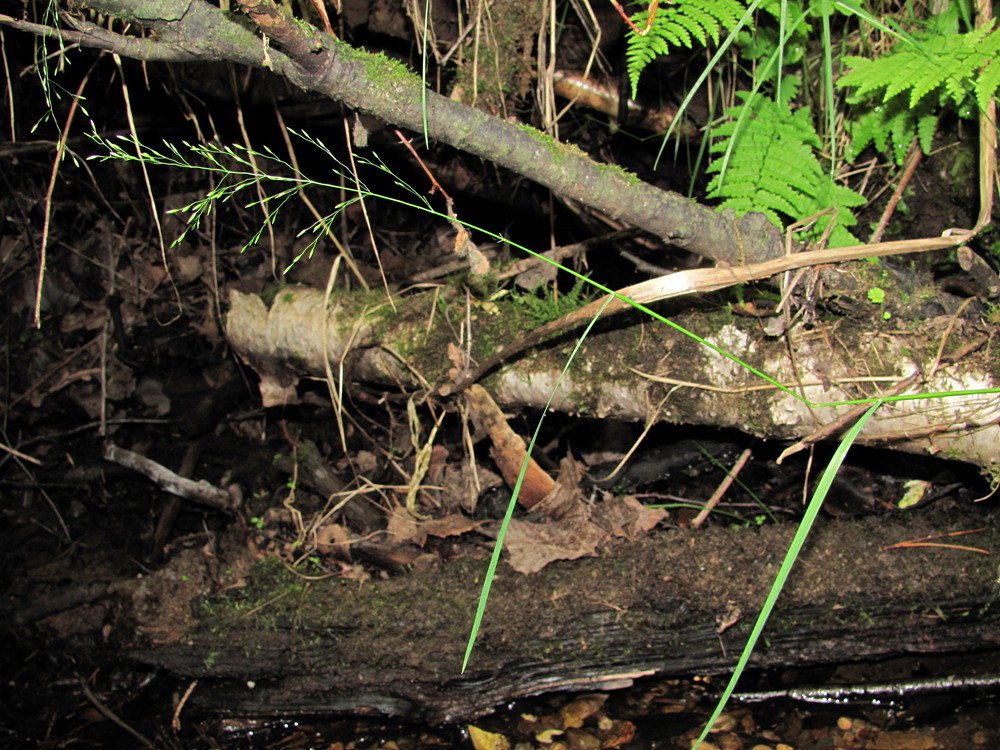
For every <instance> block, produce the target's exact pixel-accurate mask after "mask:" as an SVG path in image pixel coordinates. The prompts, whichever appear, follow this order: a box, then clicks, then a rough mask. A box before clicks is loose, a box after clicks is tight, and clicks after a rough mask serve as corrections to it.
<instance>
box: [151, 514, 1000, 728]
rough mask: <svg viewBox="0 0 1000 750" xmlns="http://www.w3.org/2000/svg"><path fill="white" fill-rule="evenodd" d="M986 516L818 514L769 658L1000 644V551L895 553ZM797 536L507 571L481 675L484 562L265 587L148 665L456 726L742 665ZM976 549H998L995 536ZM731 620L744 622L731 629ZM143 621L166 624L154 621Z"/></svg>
mask: <svg viewBox="0 0 1000 750" xmlns="http://www.w3.org/2000/svg"><path fill="white" fill-rule="evenodd" d="M982 521H983V515H982V514H981V513H976V512H974V511H973V510H971V509H964V510H963V509H958V508H955V507H951V508H947V509H941V510H940V511H935V510H933V509H932V510H930V511H920V512H915V513H907V514H896V515H894V516H891V517H877V518H876V517H870V518H867V519H865V520H861V521H826V522H821V523H820V524H819V525H818V527H817V528H816V529H815V530H814V534H813V536H812V538H811V539H810V542H809V544H808V545H807V546H806V548H805V551H804V552H803V554H802V556H801V557H800V559H799V562H798V563H797V564H796V567H795V570H794V572H793V575H792V577H791V579H790V582H789V586H788V589H787V590H786V592H785V593H784V594H783V596H782V599H781V600H779V605H778V608H777V610H776V612H775V614H774V615H773V616H772V618H771V620H770V622H769V624H768V627H767V630H766V631H765V635H766V638H765V641H764V642H762V644H761V645H760V646H758V649H757V651H756V652H755V654H754V657H753V660H752V665H753V666H756V667H763V668H767V667H787V666H795V665H805V664H817V663H828V662H833V661H843V660H863V659H873V658H878V657H884V656H890V655H894V654H898V653H903V652H908V653H948V652H955V653H968V652H969V651H973V650H977V649H989V650H996V649H997V647H998V644H1000V603H998V602H997V601H996V597H995V582H994V576H995V569H996V563H995V558H994V557H992V556H987V555H981V554H972V553H970V552H967V551H962V550H957V549H939V548H937V549H936V548H910V549H892V548H891V546H892V545H893V544H895V543H896V542H898V541H900V540H905V539H911V538H914V537H917V536H920V535H922V534H926V533H939V532H941V531H942V530H944V529H958V528H963V529H967V528H973V527H975V526H977V525H982ZM791 533H792V529H791V528H789V527H787V526H783V527H765V528H761V529H742V530H741V529H718V528H713V529H709V530H707V531H699V532H689V531H672V532H668V533H666V534H662V535H659V536H657V537H656V538H646V539H642V540H640V541H637V542H634V543H630V544H621V545H618V546H615V547H613V548H612V549H610V550H608V551H605V552H604V553H603V554H602V555H601V556H600V557H597V558H590V559H583V560H577V561H574V562H573V563H571V564H556V565H552V566H549V567H548V568H546V569H545V570H544V571H542V572H541V573H538V574H535V575H532V576H528V577H523V576H514V575H511V574H510V573H509V572H506V571H507V569H506V567H505V566H504V567H501V569H500V571H499V575H498V577H497V579H496V581H495V582H494V586H493V593H492V598H491V600H490V605H489V608H488V609H487V613H486V618H485V621H484V625H483V630H482V632H481V634H480V638H479V642H478V645H477V650H476V652H475V653H474V656H473V662H472V671H470V672H469V673H467V674H465V675H462V674H460V673H459V665H460V664H461V654H462V651H463V649H464V643H465V635H466V633H467V630H468V626H469V622H470V620H471V616H472V612H473V610H474V608H475V600H476V596H477V593H478V581H477V576H478V575H480V574H481V573H482V569H483V567H484V564H485V560H484V558H483V557H482V556H479V557H477V558H476V559H472V558H470V557H469V556H466V557H465V558H463V559H459V560H456V561H453V562H451V563H448V564H443V565H441V566H439V567H438V568H436V569H432V570H423V571H420V572H418V573H415V574H413V575H411V576H404V577H397V578H393V579H390V580H388V581H377V582H370V583H358V582H346V581H339V582H327V583H325V584H322V585H320V584H312V585H309V586H305V585H300V586H298V587H297V588H295V589H294V590H291V589H289V588H288V587H289V585H290V583H289V579H282V580H274V579H271V585H272V586H273V587H276V588H269V587H268V586H259V585H258V584H256V583H255V582H253V581H251V583H250V586H249V589H248V590H250V591H251V592H252V593H251V594H247V595H243V594H241V593H240V592H239V591H234V592H229V593H228V594H226V595H224V596H223V597H221V598H220V599H218V600H215V601H214V602H212V603H211V604H209V605H206V606H203V607H202V610H201V612H202V614H201V624H200V625H199V626H198V627H196V628H195V629H194V630H192V631H189V632H188V633H187V634H186V635H184V636H183V637H182V638H180V640H177V641H176V642H174V643H171V644H162V645H158V646H155V647H152V648H146V649H140V650H137V651H136V652H135V653H134V656H135V658H137V659H138V660H139V661H140V662H143V663H146V664H151V665H155V666H157V667H161V668H164V669H167V670H169V671H170V672H172V673H174V674H177V675H180V676H183V677H186V678H195V679H199V680H204V682H202V683H201V687H200V688H199V690H198V691H197V693H196V694H195V695H194V696H193V697H192V703H191V704H190V707H189V710H194V711H196V712H202V713H204V712H209V713H214V714H221V715H226V716H251V717H256V718H265V717H286V718H287V717H289V716H294V715H301V714H310V715H338V714H354V715H380V716H391V717H399V718H405V719H411V720H417V721H432V722H439V721H459V720H465V719H470V718H473V717H475V716H478V715H481V714H483V713H486V712H489V711H490V710H491V709H492V708H493V707H495V706H496V705H499V704H501V703H505V702H508V701H510V700H513V699H516V698H519V697H523V696H528V695H534V694H540V693H545V692H551V691H558V690H581V689H585V690H597V689H601V690H603V689H612V688H616V687H624V686H626V685H628V684H629V683H630V682H631V681H632V680H634V679H637V678H640V677H644V676H649V675H654V674H656V675H672V674H682V673H684V674H690V673H692V672H694V673H699V672H700V673H706V672H708V673H718V672H725V671H727V670H728V669H730V668H731V667H732V665H733V664H734V662H735V660H736V658H737V656H738V653H739V650H740V648H741V646H742V644H743V642H744V640H745V638H746V635H747V633H748V631H749V628H750V626H751V625H752V619H753V616H754V613H755V612H756V611H757V609H758V608H759V606H760V603H761V602H762V601H763V599H764V596H765V594H766V591H767V588H768V586H769V584H770V582H771V580H772V578H773V576H774V573H775V571H776V570H777V564H778V560H779V559H780V557H781V556H782V554H783V551H784V549H785V547H786V546H787V544H788V542H789V540H790V538H791ZM974 543H975V545H976V546H978V547H982V548H985V549H987V550H992V551H994V552H995V551H996V550H997V549H998V543H1000V542H998V531H997V529H996V526H995V524H990V525H989V526H988V527H987V528H986V529H983V530H981V531H980V532H979V533H977V534H976V535H975V542H974ZM267 577H268V576H267V575H265V578H267ZM291 581H292V583H291V585H294V579H291ZM275 591H278V592H284V593H283V594H281V595H280V596H277V597H276V595H275ZM241 597H244V598H241ZM255 602H260V604H255ZM733 612H740V613H741V615H740V616H738V618H737V619H736V622H735V624H733V625H732V626H731V627H724V626H725V625H726V623H728V622H730V621H731V620H732V617H731V614H732V613H733ZM143 626H145V627H150V628H152V629H154V630H155V629H156V622H155V618H153V619H151V620H149V621H147V622H145V623H143V624H141V625H140V627H143Z"/></svg>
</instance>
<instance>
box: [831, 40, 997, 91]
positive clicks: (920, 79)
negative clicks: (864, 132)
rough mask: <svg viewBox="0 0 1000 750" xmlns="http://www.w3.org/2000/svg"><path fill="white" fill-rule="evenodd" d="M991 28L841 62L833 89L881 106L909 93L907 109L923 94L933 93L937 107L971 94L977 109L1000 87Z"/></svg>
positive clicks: (897, 46)
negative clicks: (878, 99)
mask: <svg viewBox="0 0 1000 750" xmlns="http://www.w3.org/2000/svg"><path fill="white" fill-rule="evenodd" d="M994 25H995V22H991V23H989V24H986V25H984V26H982V27H981V28H978V29H976V30H974V31H970V32H968V33H965V34H936V35H934V36H931V37H929V38H927V39H925V40H923V41H922V42H920V43H919V46H913V45H905V44H898V43H897V44H896V45H895V46H894V47H893V48H892V50H891V51H890V52H889V53H888V54H886V55H883V56H882V57H879V58H877V59H875V60H869V59H867V58H864V57H846V58H845V59H844V62H845V63H846V64H847V65H848V66H849V67H850V68H851V70H850V71H848V72H847V73H845V74H844V75H842V76H841V77H840V80H839V81H838V82H837V85H838V86H841V87H844V86H853V87H855V92H854V95H853V98H854V99H855V100H860V99H862V98H864V97H866V96H868V97H869V98H874V96H875V95H876V94H877V92H879V91H880V90H881V91H882V102H883V103H888V102H889V101H890V100H891V99H893V97H895V96H897V95H898V94H901V93H903V92H904V91H907V90H909V92H910V95H909V102H908V105H909V106H910V107H911V108H912V107H915V106H916V105H917V103H918V102H920V101H921V100H922V99H923V98H924V97H925V96H926V95H927V94H929V93H931V92H932V91H937V92H938V97H937V100H938V101H937V103H938V104H944V103H946V102H947V101H948V100H951V102H953V103H954V105H955V106H956V107H959V106H961V105H962V102H963V100H964V99H965V98H966V96H967V95H968V94H969V93H973V94H974V95H975V98H976V102H977V103H978V104H979V107H980V109H982V108H985V106H986V103H987V102H988V101H989V99H990V97H991V96H993V95H994V94H995V93H996V90H997V86H998V85H1000V29H994V28H993V27H994Z"/></svg>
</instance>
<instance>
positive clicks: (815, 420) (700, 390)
mask: <svg viewBox="0 0 1000 750" xmlns="http://www.w3.org/2000/svg"><path fill="white" fill-rule="evenodd" d="M832 273H837V272H832ZM861 294H862V295H863V291H862V292H861ZM432 296H433V295H432V294H429V293H428V294H415V295H411V296H407V297H403V298H402V299H401V300H398V301H397V302H396V306H397V308H398V312H397V313H393V312H392V311H391V310H390V308H389V306H388V304H386V305H383V306H382V308H381V310H379V311H378V314H379V316H380V317H379V318H374V317H373V314H372V312H371V311H369V312H367V313H366V312H364V311H361V312H359V308H358V306H357V304H354V305H352V304H351V303H350V299H351V295H350V294H341V295H339V296H338V297H337V298H336V299H335V300H334V301H333V302H332V303H331V306H330V307H329V312H327V309H328V308H327V307H325V306H324V296H323V293H322V292H320V291H317V290H313V289H306V288H303V287H288V288H286V289H285V290H283V291H282V292H281V293H280V294H279V295H278V296H277V298H276V299H275V301H274V303H273V304H272V305H271V307H270V309H268V308H267V307H265V305H264V303H263V302H262V301H261V300H260V298H258V297H255V296H252V295H246V294H241V293H239V292H235V291H234V292H233V293H232V295H231V297H230V310H229V313H228V314H227V316H226V329H227V331H228V335H229V341H230V344H231V345H232V346H233V348H234V350H235V351H236V352H237V353H238V354H239V355H240V356H241V357H242V358H243V360H244V361H245V362H247V363H248V364H249V365H250V366H252V367H253V368H254V369H255V370H256V371H257V372H258V373H259V374H260V376H261V392H262V394H263V396H264V400H265V403H266V404H275V403H281V402H282V401H283V400H284V399H294V395H295V384H296V383H297V382H298V380H299V378H301V377H303V376H307V375H308V376H311V377H324V373H325V372H326V367H325V364H326V359H328V361H329V362H330V364H331V365H332V369H333V371H334V372H336V371H337V370H338V365H339V363H341V362H344V363H345V365H346V372H347V377H348V378H354V379H358V380H364V381H367V382H370V383H381V384H384V385H385V386H387V387H390V388H398V387H403V388H413V389H416V388H419V387H421V383H419V382H418V380H417V378H416V377H415V376H414V374H413V371H411V368H413V369H414V370H417V371H419V373H420V375H421V377H422V378H423V379H424V381H426V382H428V383H431V384H440V383H444V382H446V381H447V371H448V368H449V367H450V366H451V363H450V362H449V361H448V358H447V356H446V354H445V351H446V347H447V342H448V341H451V336H452V334H451V332H450V330H448V326H447V325H446V323H445V322H444V321H443V320H442V316H440V315H438V316H430V315H428V314H427V310H428V309H429V308H430V299H431V298H432ZM915 304H919V303H915ZM509 312H510V311H508V313H509ZM508 313H505V312H504V309H503V308H501V310H500V313H499V314H498V315H495V316H480V319H479V320H477V321H476V322H475V325H474V328H473V340H474V341H476V342H483V341H491V342H494V344H493V346H501V345H504V344H509V343H512V342H513V341H516V340H517V339H518V338H521V337H523V334H522V333H521V332H519V331H511V330H509V328H508V329H506V330H505V329H504V328H503V321H504V319H505V318H507V316H508ZM904 313H905V311H900V314H899V315H896V316H894V319H893V327H892V329H889V328H887V327H886V326H885V325H884V321H882V320H874V321H872V320H850V319H846V318H845V319H841V320H837V321H834V322H832V323H829V322H822V321H818V322H816V323H815V324H814V326H813V327H812V329H810V330H802V329H800V328H792V329H790V330H789V331H786V332H785V333H783V334H782V335H777V336H768V335H766V334H764V333H763V332H762V331H761V330H760V324H759V321H757V320H756V319H747V318H739V317H732V318H727V319H726V320H724V321H721V322H720V320H719V319H718V316H716V319H715V320H712V319H711V318H709V317H708V316H704V315H701V316H699V315H697V314H685V315H681V316H675V317H674V318H673V320H674V321H675V322H676V323H677V324H679V325H681V326H683V327H684V328H687V329H688V330H690V331H692V332H694V333H696V334H698V335H699V336H701V337H702V338H704V339H705V340H707V341H709V342H710V343H712V344H714V345H715V346H717V347H719V348H721V349H724V350H725V351H727V352H729V353H731V354H733V355H735V356H737V357H739V358H740V359H741V360H743V361H744V362H746V363H747V364H749V365H751V366H753V367H755V368H757V369H758V370H760V371H761V372H764V373H767V375H769V376H770V377H771V378H773V379H774V380H776V381H777V382H779V383H781V384H782V385H784V386H785V387H787V388H789V389H793V390H794V391H795V392H797V393H801V394H804V395H805V396H806V397H807V398H809V399H810V400H811V401H813V402H815V403H825V402H832V401H845V400H850V399H862V398H875V397H878V396H880V395H884V394H885V393H886V392H887V391H889V389H891V388H892V387H893V386H894V385H896V384H897V383H899V382H900V381H902V380H904V379H906V378H907V377H910V376H912V375H913V373H922V374H923V377H922V378H919V379H918V380H917V382H916V383H915V384H914V385H913V386H911V387H909V388H907V389H905V390H904V392H903V393H904V394H920V393H936V392H940V393H949V392H954V391H963V390H973V389H982V388H996V387H997V386H998V385H1000V373H998V372H997V367H998V365H997V360H996V357H995V356H993V355H992V354H991V352H990V350H989V349H988V347H982V346H981V347H979V348H972V349H971V350H969V351H962V352H961V353H960V354H959V355H958V356H957V361H951V360H950V359H949V358H948V357H947V356H945V357H942V358H941V359H940V361H939V363H938V366H935V360H936V357H937V353H938V351H939V347H940V344H941V342H942V341H944V342H945V344H946V345H947V346H946V351H949V352H951V351H956V346H957V345H956V344H955V343H954V342H956V341H975V340H977V339H978V340H980V341H985V340H986V335H987V334H988V330H987V328H988V326H987V327H986V328H982V327H981V325H980V324H977V323H975V322H969V321H964V320H961V319H959V320H957V321H956V319H955V318H954V317H953V316H950V315H941V316H937V317H932V318H929V319H916V320H914V321H912V322H908V321H907V319H906V316H905V314H904ZM324 316H325V317H326V321H325V323H324ZM428 320H430V324H428ZM507 325H508V326H509V323H508V324H507ZM612 325H614V326H616V327H615V328H611V327H610V326H612ZM324 328H325V329H326V331H327V339H326V341H325V342H324V341H323V339H322V335H321V332H322V331H323V330H324ZM949 336H950V337H951V338H949ZM786 337H787V340H786ZM479 346H483V344H481V343H480V344H479ZM491 351H492V350H479V351H475V350H474V351H473V355H474V357H475V358H477V359H485V358H486V357H487V356H489V354H490V353H491ZM789 351H794V356H795V361H794V362H793V361H792V360H791V359H790V358H789ZM404 352H405V354H404ZM565 356H566V355H565V352H564V351H563V349H562V348H560V347H554V348H551V349H549V350H540V351H537V350H536V351H535V352H533V353H531V354H529V355H528V356H523V357H521V358H520V359H518V360H516V361H514V362H511V363H508V364H506V365H505V366H503V367H502V368H501V369H499V370H498V371H497V372H496V374H495V375H493V376H490V377H488V378H486V379H485V380H484V381H483V385H484V386H485V387H486V388H487V389H488V390H489V391H490V394H491V395H492V396H493V398H494V399H495V400H496V402H497V403H498V404H500V405H501V406H503V407H515V408H516V407H533V408H541V407H543V406H544V405H545V403H546V401H547V400H548V398H549V394H550V393H551V392H552V390H553V388H554V387H555V384H556V381H557V379H558V377H559V373H560V371H561V370H562V368H563V365H564V364H565ZM325 358H326V359H325ZM661 402H662V403H661ZM657 404H660V406H659V410H658V412H657ZM551 408H553V409H557V410H560V411H564V412H569V413H576V414H579V413H586V414H588V415H590V416H597V417H616V418H619V419H631V420H643V421H644V420H648V419H654V420H655V421H662V422H669V423H674V424H692V425H695V424H701V425H711V426H716V427H734V428H737V429H739V430H742V431H744V432H746V433H748V434H751V435H756V436H758V437H762V438H769V439H779V440H799V439H802V438H804V437H807V436H809V435H811V434H812V433H814V432H815V431H816V430H817V429H818V428H820V427H822V426H823V425H825V424H827V423H829V422H832V421H833V420H835V419H837V418H838V417H839V416H841V415H842V414H843V413H844V412H845V411H847V410H848V409H850V408H851V407H849V406H821V407H817V408H815V409H811V408H810V407H809V406H808V405H807V404H804V403H803V402H802V401H800V400H797V399H796V398H794V397H793V396H791V395H790V394H789V393H786V392H783V391H780V390H778V389H776V388H774V387H773V386H771V385H769V384H767V383H765V382H763V381H761V380H760V379H758V378H757V377H756V376H754V375H752V374H751V373H749V372H747V371H746V370H745V369H744V368H742V367H740V366H739V365H738V364H736V363H735V362H733V361H732V360H731V359H728V358H726V357H723V356H722V355H720V354H718V353H717V352H715V351H713V350H711V349H709V348H708V347H705V346H703V345H702V344H700V343H698V342H696V341H694V340H693V339H691V338H689V337H687V336H685V335H683V334H681V333H679V332H678V331H676V330H674V329H671V328H669V327H667V326H664V325H660V324H658V323H656V322H653V321H649V320H648V319H645V318H643V319H640V321H639V322H638V323H632V324H631V325H627V321H623V320H621V319H620V318H618V319H616V320H615V321H609V324H608V325H607V326H605V328H604V329H603V330H599V331H596V332H592V333H591V335H590V336H589V337H588V338H587V340H586V342H584V344H583V346H582V348H581V351H580V354H579V355H578V356H577V362H576V364H575V365H574V367H573V368H572V369H571V370H570V371H569V372H568V373H567V375H566V377H565V378H564V379H563V381H562V383H561V384H560V386H559V388H558V390H557V392H556V393H555V395H554V397H553V399H552V404H551ZM859 439H860V440H861V441H862V442H867V443H873V442H875V443H882V444H888V445H889V446H891V447H893V448H898V449H901V450H907V451H910V452H917V453H923V452H927V453H933V454H939V455H942V456H944V457H947V458H954V459H958V460H962V461H968V462H970V463H974V464H977V465H979V466H980V467H982V468H983V469H985V470H991V469H992V470H994V471H995V470H996V469H997V468H1000V455H998V454H1000V452H998V451H997V446H998V445H1000V399H997V397H996V394H995V393H994V394H983V395H961V396H955V397H949V398H936V399H926V400H910V401H898V402H893V403H886V404H883V406H882V407H881V408H880V409H879V410H878V411H876V412H875V415H874V416H873V418H872V419H871V420H869V422H868V424H866V426H865V428H864V431H863V432H862V433H861V436H860V438H859Z"/></svg>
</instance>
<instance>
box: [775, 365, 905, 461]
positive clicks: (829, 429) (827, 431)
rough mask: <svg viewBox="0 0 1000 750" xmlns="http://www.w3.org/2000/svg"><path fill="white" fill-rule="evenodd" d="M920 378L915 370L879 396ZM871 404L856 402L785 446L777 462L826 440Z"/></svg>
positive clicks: (891, 392) (893, 391) (894, 392)
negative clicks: (810, 432)
mask: <svg viewBox="0 0 1000 750" xmlns="http://www.w3.org/2000/svg"><path fill="white" fill-rule="evenodd" d="M919 378H920V373H919V372H915V373H913V374H912V375H908V376H907V377H905V378H903V379H902V380H900V381H899V382H898V383H897V384H896V385H894V386H893V387H892V388H890V389H889V390H888V391H886V392H885V393H883V394H882V395H881V396H879V398H887V397H889V396H895V395H897V394H899V393H902V392H903V391H904V390H906V389H907V388H909V387H910V386H911V385H913V384H914V383H916V382H917V380H918V379H919ZM870 406H871V404H870V403H864V404H856V405H855V406H853V407H852V408H850V409H848V410H847V411H845V412H844V413H843V414H841V415H840V416H839V417H837V418H836V419H834V420H831V421H829V422H827V423H826V424H825V425H823V426H822V427H820V428H819V429H818V430H816V431H815V432H813V433H812V434H810V435H807V436H806V437H804V438H802V439H801V440H799V441H798V442H797V443H793V444H792V445H790V446H788V447H787V448H785V450H783V451H782V452H781V455H780V456H778V460H777V461H775V463H778V464H780V463H781V462H782V461H784V460H785V459H786V458H788V457H789V456H791V455H793V454H795V453H798V452H799V451H800V450H802V449H803V448H806V447H808V446H810V445H812V444H813V443H818V442H819V441H820V440H825V439H826V438H828V437H830V436H831V435H832V434H834V433H835V432H837V431H838V430H841V429H843V428H844V427H846V426H847V425H849V424H851V423H852V422H854V421H855V420H856V419H857V418H858V417H860V416H861V415H862V414H864V413H865V412H866V411H867V410H868V408H869V407H870Z"/></svg>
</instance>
